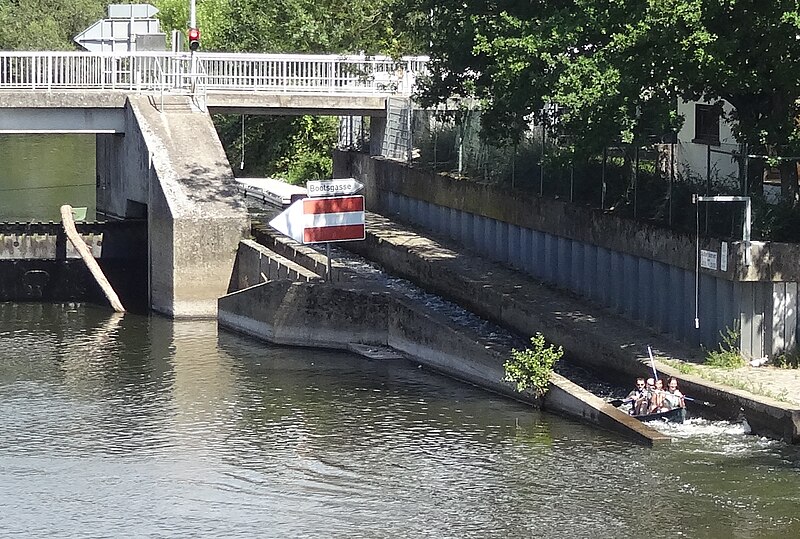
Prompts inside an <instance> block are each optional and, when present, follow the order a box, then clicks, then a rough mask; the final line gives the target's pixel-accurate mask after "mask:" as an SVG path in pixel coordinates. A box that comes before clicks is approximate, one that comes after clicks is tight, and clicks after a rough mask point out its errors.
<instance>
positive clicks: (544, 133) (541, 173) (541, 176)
mask: <svg viewBox="0 0 800 539" xmlns="http://www.w3.org/2000/svg"><path fill="white" fill-rule="evenodd" d="M546 139H547V131H546V130H545V128H544V120H542V154H541V156H540V157H539V196H542V195H543V193H544V145H545V144H544V143H545V140H546Z"/></svg>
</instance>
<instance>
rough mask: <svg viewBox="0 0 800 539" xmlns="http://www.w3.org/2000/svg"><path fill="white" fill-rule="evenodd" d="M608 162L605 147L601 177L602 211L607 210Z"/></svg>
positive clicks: (604, 147)
mask: <svg viewBox="0 0 800 539" xmlns="http://www.w3.org/2000/svg"><path fill="white" fill-rule="evenodd" d="M607 162H608V147H606V146H603V172H602V175H601V181H602V186H601V189H600V209H601V210H604V209H606V163H607Z"/></svg>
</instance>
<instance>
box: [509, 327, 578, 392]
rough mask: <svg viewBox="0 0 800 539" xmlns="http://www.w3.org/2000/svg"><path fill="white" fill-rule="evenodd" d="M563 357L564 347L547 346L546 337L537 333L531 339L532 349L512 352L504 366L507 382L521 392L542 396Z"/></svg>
mask: <svg viewBox="0 0 800 539" xmlns="http://www.w3.org/2000/svg"><path fill="white" fill-rule="evenodd" d="M563 355H564V349H563V347H561V346H559V347H558V348H556V347H555V346H554V345H552V344H551V345H547V344H545V341H544V336H543V335H542V334H541V333H537V334H536V335H534V336H533V337H531V347H530V348H526V349H525V350H522V351H520V350H517V349H516V348H515V349H513V350H511V358H510V359H509V360H508V361H506V362H505V364H504V365H503V367H504V369H505V373H506V377H505V380H506V381H507V382H511V383H513V384H514V385H515V386H516V388H517V391H519V392H523V391H526V390H531V391H533V392H534V394H536V396H542V395H544V394H545V393H546V392H547V384H548V382H549V381H550V374H551V373H552V372H553V366H554V365H555V363H556V361H558V360H559V359H561V356H563Z"/></svg>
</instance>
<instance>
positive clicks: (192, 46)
mask: <svg viewBox="0 0 800 539" xmlns="http://www.w3.org/2000/svg"><path fill="white" fill-rule="evenodd" d="M199 48H200V30H198V29H197V28H189V50H190V51H192V52H194V51H196V50H197V49H199Z"/></svg>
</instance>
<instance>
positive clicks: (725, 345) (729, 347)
mask: <svg viewBox="0 0 800 539" xmlns="http://www.w3.org/2000/svg"><path fill="white" fill-rule="evenodd" d="M719 334H720V336H721V337H722V342H721V343H719V350H709V351H708V354H707V355H706V365H709V366H711V367H722V368H725V369H736V368H739V367H744V366H745V364H746V361H745V359H744V358H743V357H742V354H741V353H740V352H739V331H738V330H736V329H731V328H729V327H726V328H725V331H724V332H723V331H720V332H719Z"/></svg>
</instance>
